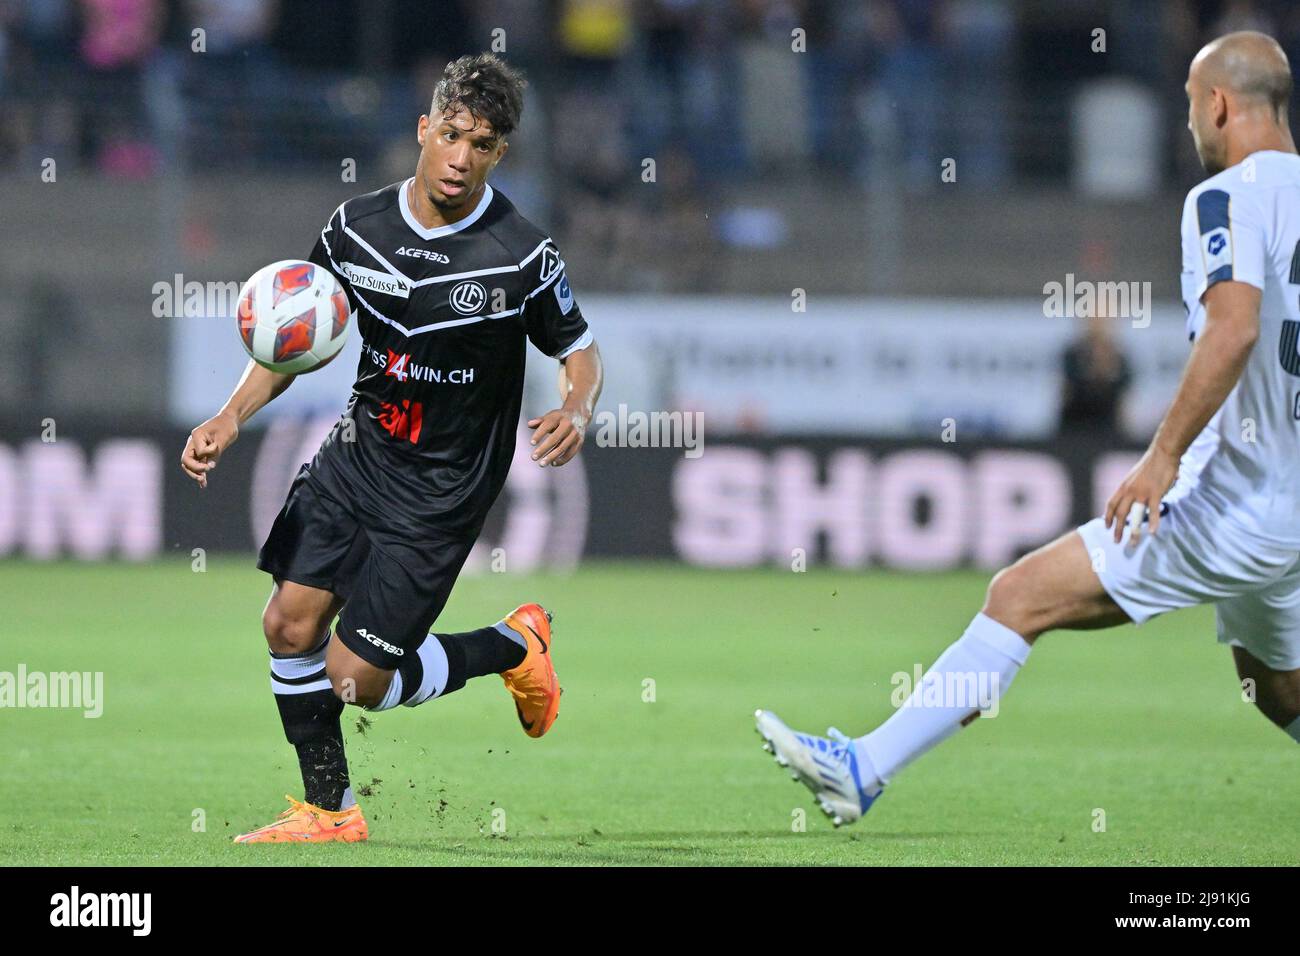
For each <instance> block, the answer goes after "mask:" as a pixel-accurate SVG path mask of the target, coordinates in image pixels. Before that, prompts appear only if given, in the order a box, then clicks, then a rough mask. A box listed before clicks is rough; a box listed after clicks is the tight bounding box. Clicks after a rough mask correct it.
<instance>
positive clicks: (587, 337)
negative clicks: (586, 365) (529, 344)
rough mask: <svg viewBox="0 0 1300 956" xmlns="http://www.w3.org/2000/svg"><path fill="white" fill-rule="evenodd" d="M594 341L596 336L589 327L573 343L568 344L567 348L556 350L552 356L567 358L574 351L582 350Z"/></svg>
mask: <svg viewBox="0 0 1300 956" xmlns="http://www.w3.org/2000/svg"><path fill="white" fill-rule="evenodd" d="M594 341H595V338H594V337H593V336H592V334H591V329H587V330H586V331H585V332H583V333H582V334H581V335H580V336H578V338H577V340H576V341H575V342H574V343H573V344H572V345H569V346H566V347H565V348H563V349H561V350H560V351H558V352H556V353H555V355H553V356H552V358H557V359H566V358H568V357H569V356H570V355H572V354H573V353H574V352H581V351H582V350H583V349H585V348H586V347H587V346H589V345H590V344H591V343H592V342H594Z"/></svg>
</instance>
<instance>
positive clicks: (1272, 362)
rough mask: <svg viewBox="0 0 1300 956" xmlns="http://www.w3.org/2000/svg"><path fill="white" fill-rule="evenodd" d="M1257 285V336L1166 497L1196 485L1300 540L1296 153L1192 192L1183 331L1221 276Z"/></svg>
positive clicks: (1253, 158) (1247, 524) (1192, 325)
mask: <svg viewBox="0 0 1300 956" xmlns="http://www.w3.org/2000/svg"><path fill="white" fill-rule="evenodd" d="M1224 280H1233V281H1236V282H1246V283H1249V284H1250V285H1253V286H1255V287H1256V288H1258V289H1260V290H1262V292H1263V296H1262V298H1261V301H1260V316H1259V340H1258V341H1257V342H1256V343H1255V347H1254V349H1253V350H1252V352H1251V355H1250V358H1249V359H1248V361H1247V363H1246V367H1245V369H1244V370H1243V372H1242V374H1241V378H1240V380H1239V381H1238V382H1237V385H1236V387H1235V388H1234V389H1233V390H1232V392H1231V393H1230V394H1229V395H1228V397H1227V399H1226V400H1225V401H1224V403H1223V407H1222V408H1221V409H1220V410H1219V412H1218V414H1216V415H1215V416H1214V418H1213V419H1212V420H1211V421H1210V424H1209V425H1208V426H1207V427H1206V428H1205V430H1204V431H1203V432H1202V433H1201V434H1200V435H1199V436H1197V438H1196V440H1195V441H1194V442H1193V443H1192V445H1191V447H1190V448H1188V450H1187V454H1185V455H1184V456H1183V460H1182V463H1181V466H1180V469H1179V478H1178V483H1177V485H1176V486H1175V489H1174V492H1173V493H1172V494H1171V495H1170V496H1169V500H1171V501H1172V500H1176V499H1177V498H1178V497H1181V496H1182V495H1183V494H1185V493H1186V492H1187V491H1188V490H1190V488H1191V487H1192V486H1195V487H1196V488H1197V490H1198V493H1203V494H1206V495H1207V496H1208V497H1209V498H1210V499H1212V500H1214V501H1215V502H1216V504H1217V509H1218V511H1219V513H1220V514H1222V515H1223V516H1224V519H1225V520H1226V521H1229V522H1230V523H1231V524H1233V525H1235V526H1237V527H1238V528H1239V529H1240V530H1241V531H1244V532H1246V533H1247V534H1251V535H1255V536H1258V537H1260V538H1263V539H1265V540H1268V541H1271V542H1275V543H1280V544H1285V545H1289V546H1290V545H1293V546H1295V547H1296V548H1300V347H1297V341H1298V340H1300V156H1296V155H1295V154H1293V153H1283V152H1278V151H1275V150H1264V151H1261V152H1257V153H1252V154H1251V155H1250V156H1248V157H1247V158H1246V159H1245V160H1244V161H1242V162H1241V163H1238V164H1237V165H1236V166H1233V167H1231V168H1229V169H1225V170H1224V171H1223V172H1221V173H1219V174H1218V175H1215V176H1212V177H1210V178H1209V179H1207V180H1206V181H1205V182H1203V183H1201V184H1200V185H1199V186H1197V187H1196V188H1195V189H1193V190H1192V191H1191V192H1190V193H1188V194H1187V202H1186V203H1185V204H1184V205H1183V274H1182V293H1183V303H1184V304H1185V305H1186V306H1187V332H1188V336H1189V338H1195V336H1196V335H1197V333H1198V332H1199V331H1200V330H1201V328H1202V327H1203V326H1204V324H1205V306H1204V305H1202V303H1201V296H1202V295H1203V294H1204V292H1205V290H1206V289H1208V288H1209V287H1210V286H1212V285H1214V283H1216V282H1221V281H1224Z"/></svg>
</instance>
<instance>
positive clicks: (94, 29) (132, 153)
mask: <svg viewBox="0 0 1300 956" xmlns="http://www.w3.org/2000/svg"><path fill="white" fill-rule="evenodd" d="M81 13H82V34H81V41H80V44H79V49H80V51H81V58H82V62H83V64H84V66H85V69H86V71H87V73H88V74H89V75H88V80H89V82H88V84H87V85H88V86H89V89H88V91H87V97H88V99H89V103H88V110H87V114H86V117H87V120H88V122H85V123H83V124H82V128H83V130H84V131H85V134H86V135H87V136H88V137H89V143H88V148H89V149H90V151H91V154H92V155H93V156H94V157H95V161H96V162H97V163H98V165H99V167H100V169H102V170H103V171H104V172H106V173H109V174H111V175H120V176H130V177H136V178H139V177H141V176H147V175H149V174H150V173H151V172H152V171H153V170H154V167H155V166H156V165H157V152H156V149H155V147H154V145H153V132H154V131H153V129H152V124H151V123H150V120H149V116H148V112H147V109H146V104H145V97H144V91H143V88H142V83H143V74H144V69H145V67H146V65H147V63H148V61H149V58H150V57H151V56H153V54H154V53H155V52H156V50H157V49H158V41H159V39H160V37H161V36H162V28H163V13H164V11H163V6H162V2H161V0H81Z"/></svg>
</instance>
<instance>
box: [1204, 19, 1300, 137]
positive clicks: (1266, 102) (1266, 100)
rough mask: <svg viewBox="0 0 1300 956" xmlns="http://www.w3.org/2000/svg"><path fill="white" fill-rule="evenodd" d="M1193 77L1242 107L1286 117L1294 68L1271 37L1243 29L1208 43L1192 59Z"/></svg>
mask: <svg viewBox="0 0 1300 956" xmlns="http://www.w3.org/2000/svg"><path fill="white" fill-rule="evenodd" d="M1190 78H1191V79H1193V80H1199V81H1200V82H1201V83H1202V84H1203V85H1204V86H1206V87H1207V88H1209V89H1216V88H1217V89H1220V90H1223V91H1225V92H1227V93H1230V94H1232V95H1233V96H1236V97H1237V98H1239V99H1240V100H1241V101H1242V102H1243V105H1244V104H1247V103H1254V104H1258V105H1261V106H1267V107H1268V108H1269V109H1270V110H1271V111H1272V112H1273V114H1274V115H1275V116H1282V115H1285V114H1286V109H1287V103H1288V102H1289V100H1290V99H1291V65H1290V64H1289V63H1287V59H1286V54H1285V53H1283V52H1282V47H1281V46H1280V45H1279V44H1278V42H1277V41H1276V40H1274V39H1273V38H1272V37H1271V36H1268V35H1267V34H1264V33H1255V32H1253V31H1250V30H1243V31H1242V32H1240V33H1229V34H1227V35H1226V36H1221V37H1219V38H1218V39H1217V40H1213V41H1211V42H1210V43H1207V44H1206V45H1205V46H1203V47H1202V48H1201V51H1200V52H1199V53H1197V54H1196V58H1195V59H1194V60H1192V69H1191V74H1190Z"/></svg>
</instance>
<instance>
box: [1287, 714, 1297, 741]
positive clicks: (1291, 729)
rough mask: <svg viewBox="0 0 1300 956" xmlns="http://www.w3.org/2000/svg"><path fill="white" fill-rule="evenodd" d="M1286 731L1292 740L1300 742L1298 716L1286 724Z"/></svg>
mask: <svg viewBox="0 0 1300 956" xmlns="http://www.w3.org/2000/svg"><path fill="white" fill-rule="evenodd" d="M1286 732H1287V733H1288V734H1290V735H1291V739H1292V740H1294V741H1295V742H1296V743H1298V744H1300V717H1297V718H1296V719H1295V720H1293V721H1291V723H1289V724H1287V725H1286Z"/></svg>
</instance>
